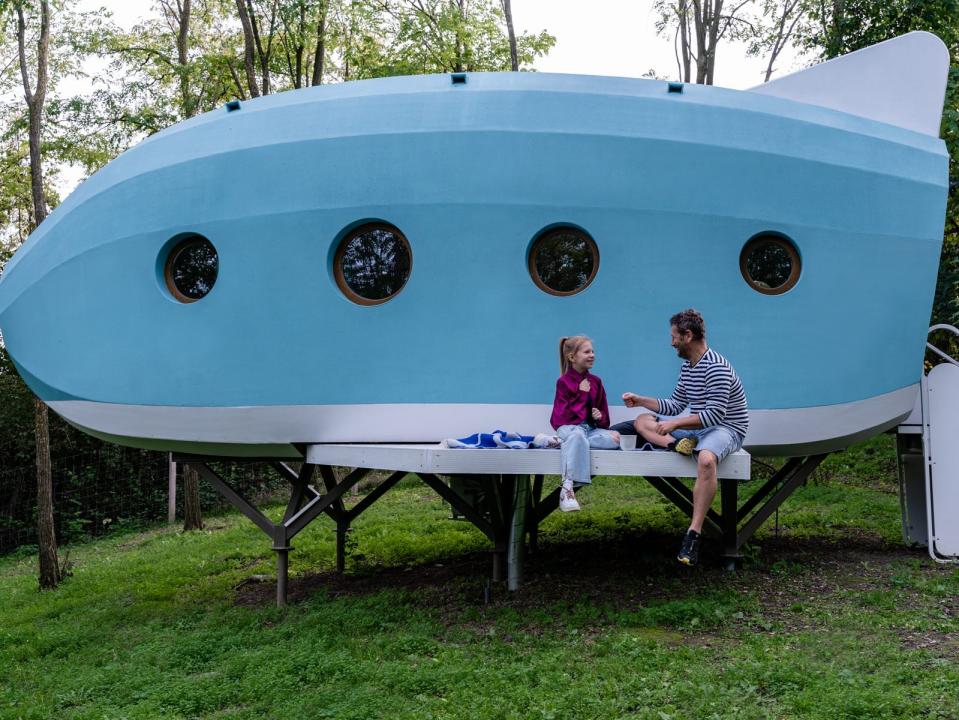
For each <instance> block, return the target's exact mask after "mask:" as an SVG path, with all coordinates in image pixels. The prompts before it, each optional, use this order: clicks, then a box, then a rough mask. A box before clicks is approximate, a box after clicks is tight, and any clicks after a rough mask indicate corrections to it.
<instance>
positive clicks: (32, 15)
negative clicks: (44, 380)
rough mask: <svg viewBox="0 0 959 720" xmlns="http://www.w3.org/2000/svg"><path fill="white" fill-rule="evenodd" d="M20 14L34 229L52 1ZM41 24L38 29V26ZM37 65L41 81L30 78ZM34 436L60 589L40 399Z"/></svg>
mask: <svg viewBox="0 0 959 720" xmlns="http://www.w3.org/2000/svg"><path fill="white" fill-rule="evenodd" d="M13 9H14V12H15V13H16V26H15V33H16V38H17V59H18V64H19V67H20V78H21V80H22V83H23V97H24V100H25V101H26V106H27V117H28V145H29V153H30V195H31V200H32V203H33V223H32V224H33V228H31V229H35V228H36V227H37V226H38V225H40V223H42V222H43V221H44V219H45V218H46V216H47V201H46V197H45V195H44V187H43V162H42V158H41V154H40V138H41V134H42V131H43V106H44V102H45V101H46V97H47V87H48V74H47V73H48V69H49V53H50V5H49V2H48V0H40V3H39V7H38V8H37V7H33V6H28V4H27V2H26V0H18V1H17V2H14V3H13ZM28 16H29V20H30V27H31V28H36V51H35V55H34V56H33V57H32V58H31V57H29V53H28V50H27V45H28V42H29V39H28V31H27V27H28V23H27V19H28ZM37 25H39V27H38V28H37V27H36V26H37ZM31 61H32V62H31ZM31 66H33V67H35V68H36V69H35V72H36V82H35V83H34V82H33V81H31V79H30V71H31ZM34 436H35V438H36V467H37V539H38V548H39V561H40V562H39V565H40V573H39V581H40V587H41V588H45V589H50V588H55V587H56V586H57V585H59V583H60V578H61V570H60V560H59V557H58V554H57V538H56V532H55V531H54V524H53V477H52V472H51V468H50V465H51V463H50V426H49V420H48V418H47V406H46V404H44V402H43V401H42V400H40V398H35V399H34Z"/></svg>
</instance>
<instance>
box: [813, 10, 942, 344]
mask: <svg viewBox="0 0 959 720" xmlns="http://www.w3.org/2000/svg"><path fill="white" fill-rule="evenodd" d="M807 9H808V13H809V18H810V22H809V23H808V24H807V25H806V26H804V27H803V28H802V30H801V32H800V38H799V43H800V45H801V46H802V47H805V48H806V49H807V50H811V51H813V52H814V53H816V54H817V55H819V56H820V57H821V58H822V59H829V58H833V57H837V56H838V55H844V54H846V53H849V52H853V51H854V50H859V49H861V48H864V47H867V46H869V45H873V44H875V43H878V42H882V41H883V40H888V39H890V38H893V37H896V36H898V35H902V34H904V33H907V32H912V31H914V30H926V31H928V32H932V33H935V34H936V35H938V36H939V37H940V38H941V39H942V41H943V42H944V43H945V44H946V47H947V48H949V56H950V58H951V63H952V66H951V67H950V69H949V81H948V85H947V87H946V100H945V106H944V108H943V116H942V127H941V131H940V134H941V136H942V138H943V139H944V140H945V142H946V148H947V149H948V151H949V156H950V159H949V176H950V178H951V179H952V182H951V183H950V187H949V201H948V206H947V209H946V228H945V237H944V240H943V247H942V256H941V260H940V263H939V278H938V282H937V285H936V294H935V301H934V305H933V310H932V319H931V323H933V324H934V323H950V324H952V325H956V324H957V323H959V183H957V182H956V178H957V177H959V164H957V163H959V0H892V1H889V0H844V2H833V3H826V2H821V1H820V0H815V1H813V0H808V2H807Z"/></svg>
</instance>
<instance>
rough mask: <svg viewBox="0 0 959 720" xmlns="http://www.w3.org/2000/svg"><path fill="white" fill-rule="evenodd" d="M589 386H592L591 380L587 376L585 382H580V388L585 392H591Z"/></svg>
mask: <svg viewBox="0 0 959 720" xmlns="http://www.w3.org/2000/svg"><path fill="white" fill-rule="evenodd" d="M589 388H590V384H589V380H587V379H586V378H583V382H581V383H580V384H579V389H580V390H582V391H583V392H589Z"/></svg>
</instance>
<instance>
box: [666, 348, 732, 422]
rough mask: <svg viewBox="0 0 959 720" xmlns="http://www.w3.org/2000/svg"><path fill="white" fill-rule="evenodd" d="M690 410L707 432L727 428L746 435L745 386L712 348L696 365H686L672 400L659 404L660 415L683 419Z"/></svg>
mask: <svg viewBox="0 0 959 720" xmlns="http://www.w3.org/2000/svg"><path fill="white" fill-rule="evenodd" d="M687 407H688V408H689V410H690V412H691V413H692V414H694V415H699V419H700V422H702V424H703V427H704V428H708V427H716V426H718V427H725V428H729V429H730V430H734V431H735V432H737V433H739V435H740V436H743V437H745V435H746V430H747V428H748V427H749V411H748V409H747V407H746V393H745V392H744V391H743V384H742V382H740V380H739V376H738V375H737V374H736V371H735V370H733V366H732V365H730V364H729V362H728V361H727V360H726V358H724V357H723V356H722V355H720V354H719V353H718V352H716V351H715V350H713V349H711V348H710V349H707V350H706V352H705V353H704V354H703V356H702V357H701V358H700V360H699V362H697V363H696V364H695V365H690V364H689V360H687V361H686V362H684V363H683V366H682V368H680V370H679V382H678V383H676V389H675V390H673V395H672V397H670V398H667V399H663V400H660V401H659V414H660V415H679V414H681V413H682V412H683V411H684V410H685V409H686V408H687Z"/></svg>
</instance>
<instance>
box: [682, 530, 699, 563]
mask: <svg viewBox="0 0 959 720" xmlns="http://www.w3.org/2000/svg"><path fill="white" fill-rule="evenodd" d="M676 559H677V560H679V562H681V563H682V564H683V565H695V564H696V563H698V562H699V533H698V532H696V531H695V530H687V531H686V534H685V535H684V536H683V547H682V549H681V550H680V551H679V555H677V556H676Z"/></svg>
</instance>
